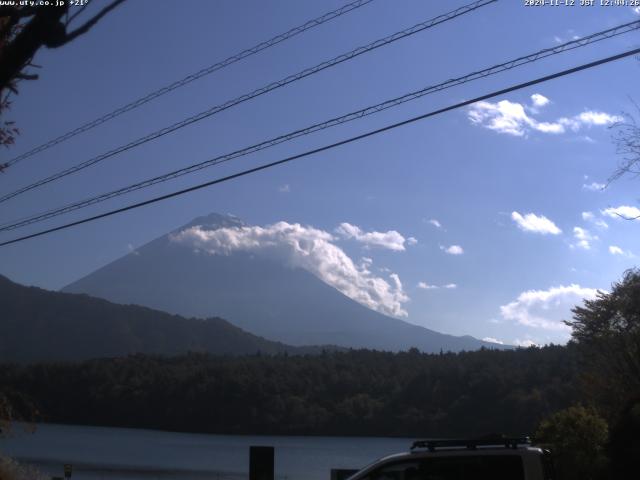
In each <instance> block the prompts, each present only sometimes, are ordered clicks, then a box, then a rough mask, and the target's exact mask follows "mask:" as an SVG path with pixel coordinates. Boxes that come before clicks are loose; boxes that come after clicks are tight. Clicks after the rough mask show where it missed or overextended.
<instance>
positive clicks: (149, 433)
mask: <svg viewBox="0 0 640 480" xmlns="http://www.w3.org/2000/svg"><path fill="white" fill-rule="evenodd" d="M411 442H412V439H402V438H377V437H285V436H247V435H204V434H192V433H171V432H160V431H154V430H137V429H127V428H106V427H80V426H71V425H52V424H42V425H38V426H37V428H36V430H35V432H34V433H28V432H25V431H24V430H23V429H21V428H20V427H19V426H18V427H16V428H14V429H13V432H12V433H11V435H10V436H8V437H6V438H0V452H2V453H5V454H7V455H10V456H12V457H14V458H17V459H18V460H20V461H23V462H27V463H31V464H33V465H35V466H37V467H38V468H40V469H41V470H42V471H43V472H46V473H48V474H50V475H55V476H62V475H63V465H64V464H65V463H70V464H73V477H72V480H98V479H104V480H116V479H127V480H143V479H145V480H153V479H158V480H173V479H178V478H180V479H194V480H195V479H203V480H204V479H213V480H218V479H219V480H226V479H229V480H244V479H246V478H248V475H249V446H252V445H268V446H273V447H275V473H276V478H277V479H279V480H328V479H329V478H330V471H331V469H332V468H361V467H364V466H365V465H367V464H369V463H371V462H372V461H374V460H376V459H377V458H380V457H382V456H385V455H388V454H391V453H397V452H401V451H406V450H407V449H408V448H409V447H410V445H411Z"/></svg>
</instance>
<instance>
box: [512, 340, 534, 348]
mask: <svg viewBox="0 0 640 480" xmlns="http://www.w3.org/2000/svg"><path fill="white" fill-rule="evenodd" d="M513 344H514V345H516V346H518V347H524V348H529V347H538V346H539V345H538V344H537V343H536V342H534V341H533V340H520V339H519V338H516V339H514V340H513Z"/></svg>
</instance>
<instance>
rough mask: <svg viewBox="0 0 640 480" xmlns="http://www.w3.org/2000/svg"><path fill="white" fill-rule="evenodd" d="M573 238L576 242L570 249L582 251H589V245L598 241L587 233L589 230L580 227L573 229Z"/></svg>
mask: <svg viewBox="0 0 640 480" xmlns="http://www.w3.org/2000/svg"><path fill="white" fill-rule="evenodd" d="M573 236H574V238H575V239H576V240H577V242H576V243H574V244H572V245H571V247H578V248H582V249H583V250H591V243H592V242H593V241H594V240H598V237H597V236H595V235H591V232H589V230H586V229H584V228H581V227H573Z"/></svg>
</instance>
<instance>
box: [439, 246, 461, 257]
mask: <svg viewBox="0 0 640 480" xmlns="http://www.w3.org/2000/svg"><path fill="white" fill-rule="evenodd" d="M440 250H442V251H443V252H445V253H448V254H449V255H462V254H463V253H464V249H463V248H462V247H461V246H460V245H451V246H449V247H444V246H442V245H440Z"/></svg>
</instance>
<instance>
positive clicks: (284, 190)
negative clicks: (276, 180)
mask: <svg viewBox="0 0 640 480" xmlns="http://www.w3.org/2000/svg"><path fill="white" fill-rule="evenodd" d="M278 191H279V192H280V193H289V192H290V191H291V187H290V186H289V184H288V183H285V184H284V185H280V186H279V187H278Z"/></svg>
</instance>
